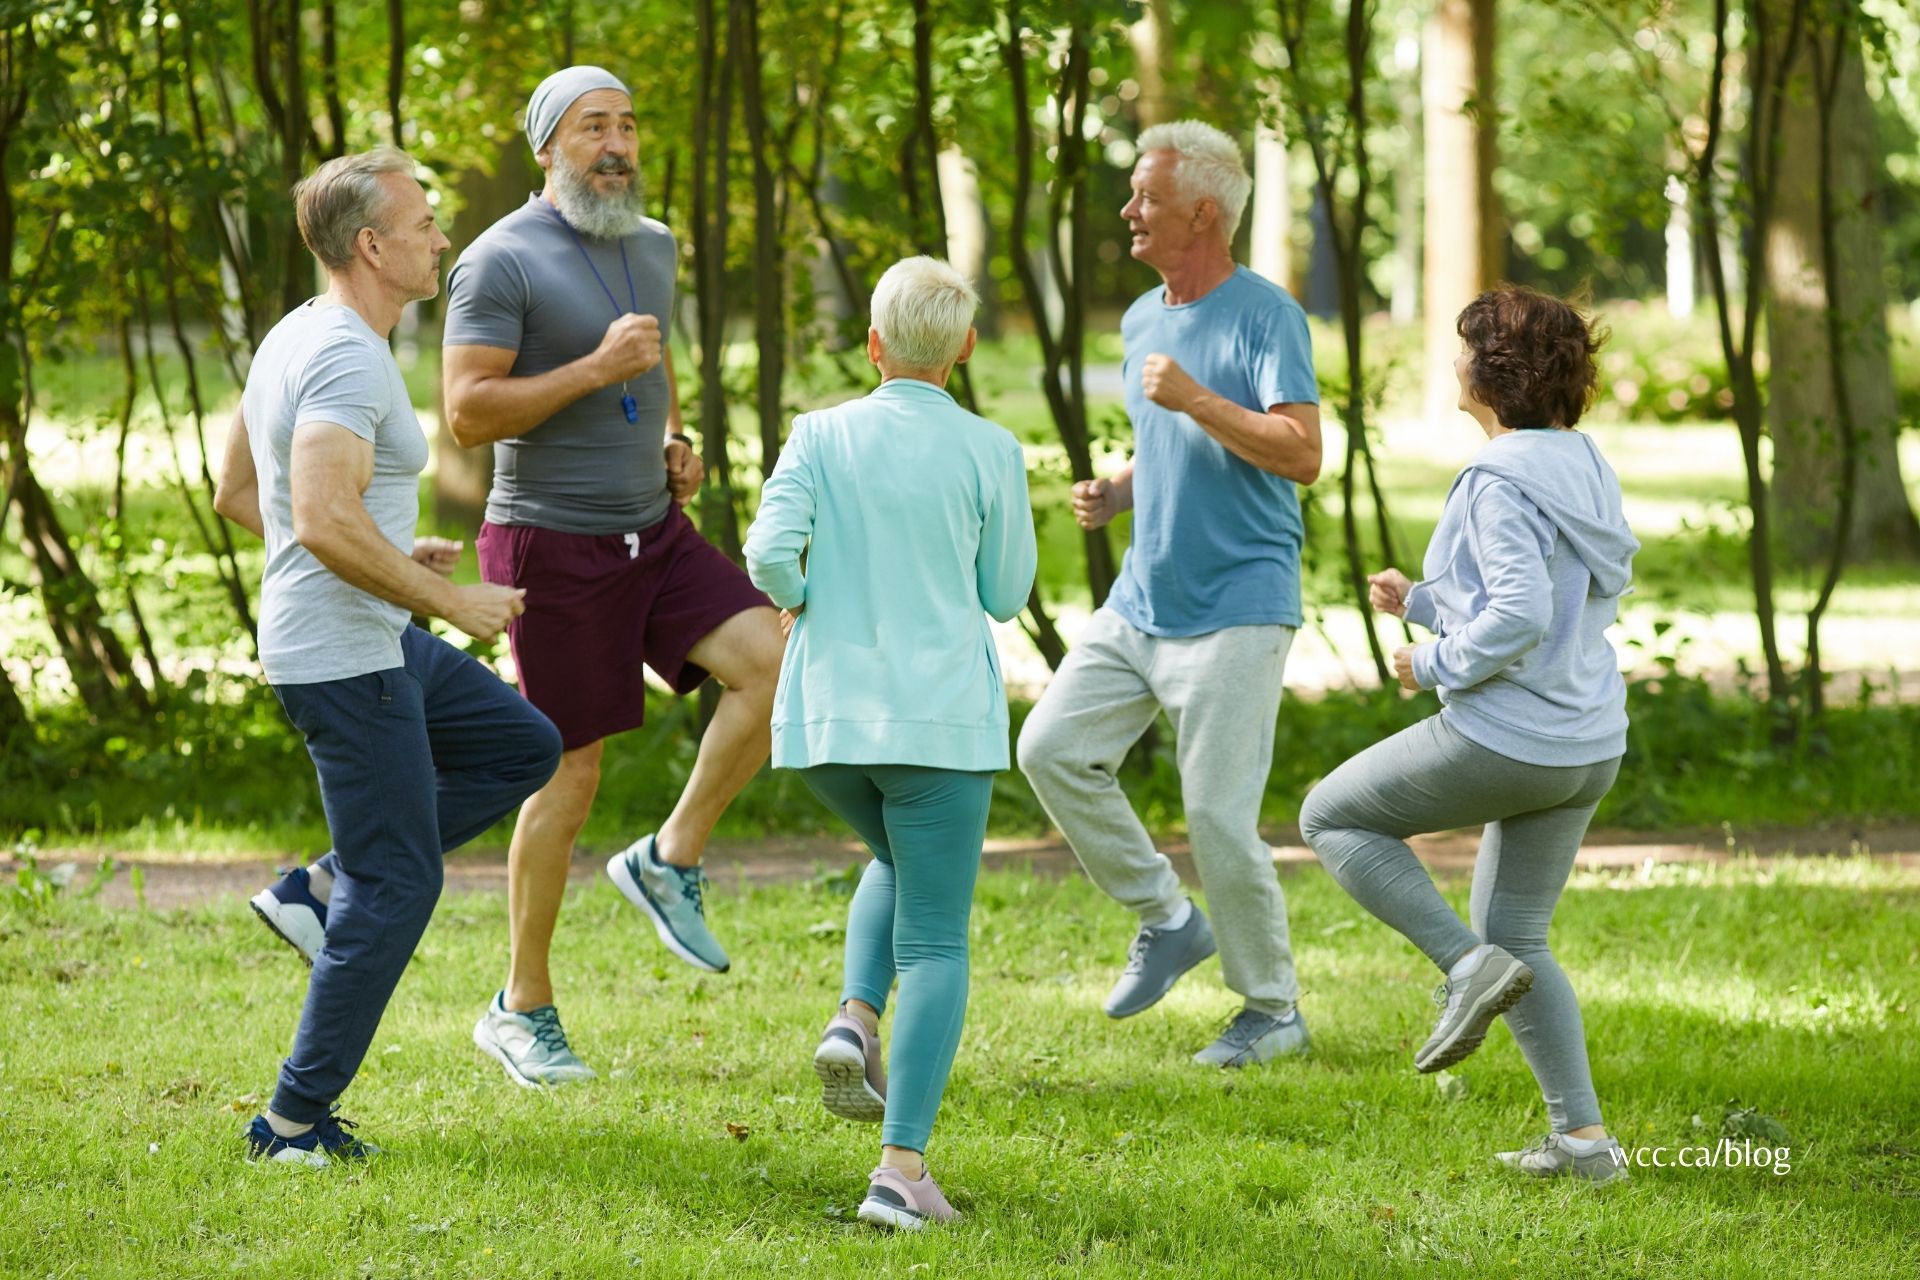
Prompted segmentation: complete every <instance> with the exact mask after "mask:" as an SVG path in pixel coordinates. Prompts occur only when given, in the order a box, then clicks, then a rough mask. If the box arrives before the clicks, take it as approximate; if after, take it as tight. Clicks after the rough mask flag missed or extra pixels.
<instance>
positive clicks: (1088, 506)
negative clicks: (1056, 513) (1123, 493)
mask: <svg viewBox="0 0 1920 1280" xmlns="http://www.w3.org/2000/svg"><path fill="white" fill-rule="evenodd" d="M1072 500H1073V519H1074V522H1075V523H1076V524H1078V525H1079V526H1080V527H1081V528H1082V529H1098V528H1101V527H1103V526H1104V525H1107V524H1109V523H1111V522H1112V520H1113V518H1114V517H1115V516H1117V515H1119V514H1120V511H1121V506H1120V489H1119V486H1118V485H1115V484H1114V483H1113V482H1111V481H1109V480H1082V481H1080V482H1079V483H1078V484H1075V485H1074V486H1073V495H1072Z"/></svg>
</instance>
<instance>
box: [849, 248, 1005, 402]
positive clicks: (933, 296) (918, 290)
mask: <svg viewBox="0 0 1920 1280" xmlns="http://www.w3.org/2000/svg"><path fill="white" fill-rule="evenodd" d="M979 306H980V298H979V295H978V294H976V293H974V291H973V286H972V285H970V284H968V283H967V278H966V277H965V276H963V275H961V274H960V273H959V272H958V271H956V270H954V269H953V267H951V266H949V265H948V264H947V263H945V262H942V261H941V260H940V259H938V258H928V257H919V258H905V259H902V260H901V261H899V262H896V263H894V264H893V265H892V266H890V267H888V268H887V271H886V274H885V275H883V276H881V277H880V283H879V284H877V285H875V286H874V287H873V327H874V329H875V330H876V331H878V333H879V334H880V345H881V346H882V347H883V348H884V349H885V351H886V355H887V362H888V363H889V364H892V365H895V366H898V367H899V368H902V369H912V370H914V371H915V372H916V373H937V372H939V371H940V370H942V369H944V368H946V367H947V366H948V365H950V364H952V363H953V362H954V361H956V360H958V359H959V358H960V349H961V348H962V347H964V346H965V345H966V343H967V330H968V329H970V328H972V327H973V313H974V311H975V310H976V309H977V308H978V307H979Z"/></svg>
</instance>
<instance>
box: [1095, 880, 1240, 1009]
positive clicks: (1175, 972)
mask: <svg viewBox="0 0 1920 1280" xmlns="http://www.w3.org/2000/svg"><path fill="white" fill-rule="evenodd" d="M1212 954H1213V929H1212V927H1211V926H1209V925H1208V924H1207V917H1206V914H1205V913H1204V912H1202V911H1201V910H1200V908H1199V907H1194V909H1193V914H1192V915H1191V916H1189V917H1188V918H1187V922H1186V924H1184V925H1182V926H1181V927H1180V928H1178V929H1154V928H1144V927H1143V928H1142V929H1141V930H1140V932H1139V933H1138V934H1137V935H1135V937H1134V939H1133V945H1132V946H1130V947H1128V948H1127V967H1126V969H1125V970H1124V971H1123V972H1122V973H1121V974H1120V981H1118V982H1116V983H1114V984H1113V990H1112V991H1111V992H1109V993H1108V994H1107V1004H1106V1010H1107V1016H1108V1017H1109V1018H1131V1017H1132V1016H1133V1015H1134V1014H1136V1013H1141V1012H1144V1011H1145V1010H1147V1009H1151V1008H1153V1006H1154V1005H1156V1004H1159V1003H1160V1000H1161V997H1163V996H1165V995H1166V994H1167V992H1169V991H1171V990H1173V984H1174V983H1176V982H1178V981H1179V980H1180V975H1181V974H1183V973H1185V972H1186V971H1187V970H1189V969H1191V968H1193V966H1195V965H1197V964H1199V963H1200V962H1201V961H1202V960H1205V959H1206V958H1207V957H1208V956H1210V955H1212Z"/></svg>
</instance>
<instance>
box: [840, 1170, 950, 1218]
mask: <svg viewBox="0 0 1920 1280" xmlns="http://www.w3.org/2000/svg"><path fill="white" fill-rule="evenodd" d="M858 1216H859V1218H860V1221H862V1222H870V1223H872V1224H873V1225H874V1226H876V1227H892V1228H894V1229H896V1230H900V1231H921V1230H924V1229H925V1228H926V1225H927V1224H928V1223H929V1222H956V1221H958V1220H959V1218H960V1215H959V1213H958V1212H956V1211H955V1209H954V1207H953V1206H952V1205H950V1204H948V1203H947V1198H946V1197H945V1196H943V1195H941V1194H940V1188H939V1187H938V1186H937V1185H935V1183H934V1181H933V1173H932V1171H931V1170H924V1171H922V1172H921V1174H920V1180H919V1181H918V1182H915V1181H913V1180H912V1179H910V1178H908V1177H907V1175H906V1174H904V1173H902V1172H900V1171H899V1170H898V1169H889V1168H888V1167H887V1166H885V1165H881V1166H880V1167H879V1168H878V1169H875V1170H874V1171H873V1176H872V1178H871V1180H870V1181H869V1182H868V1184H867V1198H866V1199H865V1200H862V1201H861V1202H860V1212H859V1215H858Z"/></svg>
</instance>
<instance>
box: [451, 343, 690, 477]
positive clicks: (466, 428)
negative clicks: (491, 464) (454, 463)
mask: <svg viewBox="0 0 1920 1280" xmlns="http://www.w3.org/2000/svg"><path fill="white" fill-rule="evenodd" d="M518 355H519V352H517V351H510V350H508V349H506V348H504V347H484V346H475V345H466V344H456V345H453V346H449V347H445V348H443V349H442V350H441V353H440V361H441V365H440V367H441V387H442V390H443V391H444V393H445V400H446V403H447V431H448V432H449V433H450V434H451V435H452V436H453V438H454V441H455V443H457V444H459V445H460V446H461V447H462V448H467V449H471V448H473V447H475V446H476V445H483V444H492V443H493V442H494V441H496V440H508V439H511V438H512V437H514V436H519V435H525V434H526V433H527V432H529V431H531V430H533V429H534V428H535V427H537V426H539V425H540V424H541V423H543V422H545V421H546V420H547V419H548V418H551V417H552V416H553V415H554V414H556V413H558V412H559V411H560V410H562V409H564V408H566V407H567V406H568V405H570V404H572V403H573V402H574V401H576V400H578V399H579V398H580V397H582V396H584V395H586V394H587V393H588V392H590V391H598V390H599V389H600V388H602V387H607V386H612V385H613V384H614V383H616V382H620V381H623V380H625V379H628V378H637V377H639V376H640V375H641V374H643V373H646V372H647V371H648V370H650V369H652V368H653V366H655V365H656V364H659V363H660V322H659V321H658V320H656V319H654V318H653V317H652V316H637V315H624V316H621V317H620V318H619V319H618V320H615V321H614V322H613V323H612V324H610V325H608V326H607V332H606V336H605V337H603V338H601V340H600V345H599V346H598V347H596V348H594V349H593V350H592V351H590V352H588V353H587V354H586V355H584V356H581V357H580V358H579V359H578V360H574V361H570V362H569V363H567V364H563V365H561V366H560V367H559V368H558V369H549V370H548V371H547V372H545V373H540V374H533V375H530V376H527V377H519V378H516V377H514V376H513V374H512V369H513V362H514V360H515V358H516V357H517V356H518Z"/></svg>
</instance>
